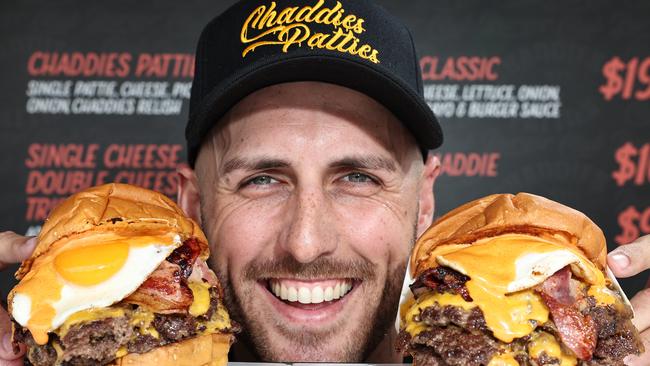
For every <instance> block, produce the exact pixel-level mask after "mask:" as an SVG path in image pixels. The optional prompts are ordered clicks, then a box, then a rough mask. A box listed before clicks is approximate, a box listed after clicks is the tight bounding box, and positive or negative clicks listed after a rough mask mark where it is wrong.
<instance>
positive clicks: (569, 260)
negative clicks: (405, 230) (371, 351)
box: [398, 193, 643, 366]
mask: <svg viewBox="0 0 650 366" xmlns="http://www.w3.org/2000/svg"><path fill="white" fill-rule="evenodd" d="M605 259H606V244H605V238H604V236H603V233H602V231H601V230H600V229H599V228H598V227H597V226H596V225H595V224H594V223H593V222H592V221H591V220H589V219H588V218H587V217H586V216H585V215H583V214H582V213H580V212H578V211H576V210H573V209H571V208H568V207H566V206H563V205H561V204H559V203H557V202H553V201H550V200H548V199H545V198H542V197H539V196H535V195H531V194H526V193H520V194H517V195H516V196H515V195H510V194H501V195H492V196H488V197H484V198H481V199H478V200H476V201H473V202H470V203H467V204H465V205H463V206H461V207H459V208H457V209H455V210H453V211H451V212H450V213H448V214H447V215H445V216H443V217H442V218H440V219H439V220H437V221H436V222H435V223H434V224H433V225H432V226H431V227H430V228H429V229H428V230H427V231H426V232H425V233H424V234H423V235H422V237H421V238H420V239H419V240H418V243H417V244H416V246H415V248H414V251H413V255H412V257H411V263H410V266H411V270H412V273H411V274H412V275H413V278H415V282H414V283H413V284H412V285H411V290H412V292H413V294H414V298H413V299H411V300H410V301H408V302H407V303H405V304H404V306H403V307H402V309H401V316H402V327H401V332H400V336H399V342H398V343H399V344H398V348H400V349H402V350H405V351H407V352H408V353H410V354H411V355H412V356H413V359H414V362H415V363H416V364H417V365H425V364H426V365H440V366H445V365H468V366H479V365H489V366H500V365H508V366H510V365H560V366H569V365H581V366H587V365H590V366H596V365H603V366H604V365H609V366H612V365H623V364H624V363H623V359H624V358H625V357H626V356H628V355H632V354H640V353H642V352H643V345H642V343H641V340H640V338H639V334H638V332H637V330H636V329H635V328H634V326H633V325H632V323H631V321H630V319H631V318H632V316H633V314H632V309H631V307H630V306H629V302H627V301H626V299H625V298H624V295H622V292H621V291H620V288H619V287H618V286H617V284H616V283H615V281H613V280H612V279H613V277H611V276H608V274H607V267H606V263H605Z"/></svg>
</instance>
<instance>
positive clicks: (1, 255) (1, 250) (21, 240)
mask: <svg viewBox="0 0 650 366" xmlns="http://www.w3.org/2000/svg"><path fill="white" fill-rule="evenodd" d="M35 246H36V238H33V237H26V236H22V235H18V234H16V233H13V232H11V231H5V232H0V269H3V268H5V267H6V266H7V265H8V264H11V263H20V262H22V261H24V260H25V259H27V258H29V256H30V255H31V254H32V252H33V251H34V247H35Z"/></svg>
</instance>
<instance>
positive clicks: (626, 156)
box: [612, 142, 638, 187]
mask: <svg viewBox="0 0 650 366" xmlns="http://www.w3.org/2000/svg"><path fill="white" fill-rule="evenodd" d="M637 152H638V151H637V149H636V147H634V145H632V144H631V143H629V142H627V143H625V145H623V146H621V147H620V148H618V150H616V161H617V162H618V167H619V168H618V170H617V171H615V172H613V173H612V177H613V178H614V180H615V181H616V185H618V186H619V187H621V186H623V185H624V184H625V183H626V182H627V181H628V180H630V179H632V177H634V173H635V171H636V164H635V163H634V162H633V161H632V157H634V156H636V155H637Z"/></svg>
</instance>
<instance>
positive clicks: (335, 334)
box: [196, 82, 423, 361]
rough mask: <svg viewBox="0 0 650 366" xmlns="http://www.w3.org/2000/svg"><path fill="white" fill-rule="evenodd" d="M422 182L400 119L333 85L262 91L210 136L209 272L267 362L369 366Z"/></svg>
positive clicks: (205, 190)
mask: <svg viewBox="0 0 650 366" xmlns="http://www.w3.org/2000/svg"><path fill="white" fill-rule="evenodd" d="M422 171H423V162H422V156H421V155H420V153H419V151H418V149H417V147H416V143H415V142H414V140H413V138H412V137H411V135H410V134H409V133H408V132H407V131H406V130H405V128H404V127H403V126H402V125H401V124H400V123H399V121H397V120H396V118H395V117H394V116H393V115H392V114H391V113H390V112H388V111H387V110H386V109H385V108H384V107H383V106H381V105H379V104H378V103H377V102H375V101H374V100H372V99H370V98H369V97H367V96H365V95H363V94H360V93H358V92H355V91H352V90H350V89H347V88H343V87H339V86H334V85H331V84H324V83H316V82H301V83H288V84H280V85H276V86H272V87H268V88H265V89H262V90H260V91H258V92H256V93H254V94H252V95H250V96H248V97H247V98H245V99H244V100H242V101H241V102H240V103H239V104H237V105H236V106H235V107H234V108H233V109H231V111H230V112H229V114H228V115H227V116H226V117H224V119H223V120H222V121H221V122H220V124H219V126H218V127H217V129H216V130H215V131H213V134H211V135H209V136H208V137H207V140H206V142H204V144H203V146H202V149H201V151H200V154H199V157H198V160H197V164H196V174H197V177H198V185H199V190H200V195H201V216H202V222H203V226H204V229H205V232H206V234H207V236H208V241H209V242H210V244H211V246H212V254H213V255H212V257H211V261H212V262H211V265H212V268H214V269H215V270H216V271H217V272H218V274H219V276H220V278H221V279H222V281H224V283H225V288H226V297H227V302H228V305H229V308H230V309H231V312H232V313H233V315H234V317H235V318H236V319H237V320H239V321H240V322H242V323H243V326H244V329H245V334H244V336H245V338H247V341H250V342H252V344H253V346H254V347H255V349H256V351H257V353H258V354H259V355H260V356H261V357H262V358H263V359H265V360H269V361H271V360H273V361H359V360H361V359H362V358H363V357H364V356H367V352H369V351H370V350H371V349H372V348H374V346H376V343H377V341H378V340H379V339H381V338H382V337H383V336H384V335H385V333H386V332H388V329H389V327H390V326H391V325H392V324H393V321H394V319H395V310H396V308H397V302H398V300H399V292H400V287H401V284H402V279H403V275H404V270H405V266H406V261H407V259H408V255H409V250H410V247H411V244H412V243H413V240H414V236H415V230H416V229H415V227H416V223H417V219H418V194H419V192H420V187H421V176H422Z"/></svg>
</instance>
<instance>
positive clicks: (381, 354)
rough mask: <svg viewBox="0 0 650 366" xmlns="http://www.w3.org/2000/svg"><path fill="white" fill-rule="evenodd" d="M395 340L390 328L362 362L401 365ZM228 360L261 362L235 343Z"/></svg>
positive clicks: (395, 335)
mask: <svg viewBox="0 0 650 366" xmlns="http://www.w3.org/2000/svg"><path fill="white" fill-rule="evenodd" d="M396 338H397V333H396V332H395V329H393V328H392V327H391V328H390V331H389V332H388V333H387V334H386V335H385V336H384V338H383V339H382V340H381V341H380V342H379V344H377V347H375V349H374V350H373V351H372V352H370V354H369V355H368V358H367V359H366V360H364V362H367V363H402V357H401V355H400V354H399V353H398V352H397V351H396V350H395V340H396ZM228 359H229V360H230V361H234V362H260V361H261V360H260V359H259V358H258V357H257V355H256V354H255V353H254V352H251V349H250V348H249V347H248V344H246V343H245V342H235V344H233V346H232V348H231V349H230V353H229V354H228ZM314 361H315V362H318V361H324V360H314Z"/></svg>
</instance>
